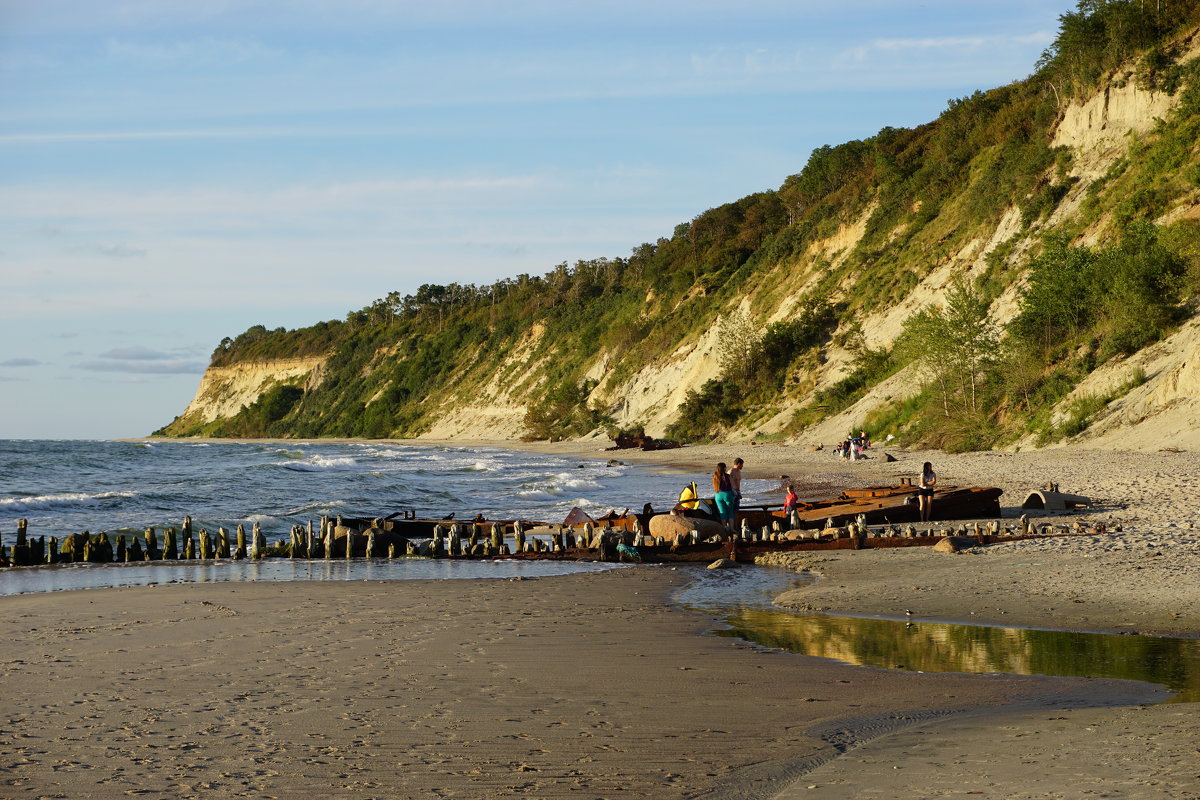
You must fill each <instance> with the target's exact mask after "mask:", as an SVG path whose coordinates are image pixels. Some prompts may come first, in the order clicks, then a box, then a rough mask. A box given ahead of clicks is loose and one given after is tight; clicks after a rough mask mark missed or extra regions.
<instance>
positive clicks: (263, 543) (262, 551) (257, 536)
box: [250, 521, 267, 558]
mask: <svg viewBox="0 0 1200 800" xmlns="http://www.w3.org/2000/svg"><path fill="white" fill-rule="evenodd" d="M250 536H251V541H252V542H253V544H254V553H253V556H252V557H253V558H265V557H266V555H267V537H265V536H263V532H262V526H261V525H259V524H258V522H257V521H255V523H254V524H253V525H252V526H251V527H250Z"/></svg>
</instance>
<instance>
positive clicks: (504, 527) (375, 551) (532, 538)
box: [0, 515, 1106, 567]
mask: <svg viewBox="0 0 1200 800" xmlns="http://www.w3.org/2000/svg"><path fill="white" fill-rule="evenodd" d="M630 516H632V515H630ZM356 522H357V523H364V524H363V525H362V526H361V527H356V526H355V524H354V523H356ZM795 522H796V520H789V519H786V518H777V519H775V520H774V521H773V522H772V523H771V524H769V525H764V526H762V528H761V529H759V530H754V529H752V528H751V527H750V525H749V524H748V523H747V522H746V521H745V520H743V521H742V527H741V529H740V531H737V532H736V535H733V534H726V535H715V536H714V535H705V534H701V532H700V531H699V530H697V529H692V530H690V531H686V532H684V533H681V534H680V535H678V536H676V537H675V538H673V539H671V540H667V539H664V538H663V537H655V536H651V535H649V534H648V533H646V532H645V531H644V528H643V526H642V525H641V524H640V522H639V521H637V520H634V521H632V524H631V525H630V527H629V528H625V527H619V526H613V525H612V524H611V522H607V523H602V524H599V525H598V524H595V523H591V522H589V523H585V524H583V525H581V526H579V527H570V526H566V525H562V526H558V529H557V530H555V529H553V528H548V527H546V526H544V525H541V524H540V523H526V522H522V521H520V520H517V521H514V522H506V523H501V522H490V523H487V522H485V523H456V522H449V521H446V522H444V523H442V524H437V525H434V526H432V528H431V531H432V535H431V536H429V537H426V538H420V539H417V538H407V537H405V536H402V535H399V534H397V533H395V532H394V531H390V530H386V529H385V528H384V527H383V526H384V524H385V523H384V522H383V521H382V520H378V519H376V520H371V521H363V520H354V521H346V522H345V523H344V521H343V519H342V518H341V517H336V518H329V517H322V518H321V520H320V523H319V525H314V523H313V522H312V521H310V522H309V523H308V524H307V525H295V526H293V527H292V529H291V531H290V535H289V539H281V540H279V541H278V542H277V543H276V544H274V545H271V546H269V545H268V544H267V540H266V537H265V535H264V534H263V532H262V529H261V528H260V526H259V524H258V523H257V522H255V523H253V524H252V526H251V530H250V531H249V533H248V532H247V531H246V528H245V526H244V525H241V524H239V525H237V527H236V529H235V530H234V532H233V535H230V532H229V531H228V530H227V529H226V528H223V527H220V528H218V529H217V531H216V533H215V534H213V533H210V532H209V531H208V530H207V529H201V530H199V531H196V530H194V526H193V523H192V518H191V517H184V518H183V522H182V525H181V526H180V528H179V529H178V530H177V529H176V528H173V527H171V528H166V529H163V530H162V533H161V535H160V533H159V532H158V531H157V530H156V529H155V528H153V527H151V528H146V529H145V532H144V534H143V535H142V536H140V537H139V536H136V535H133V536H129V537H128V538H129V540H128V541H127V540H126V536H125V535H115V536H113V537H110V536H109V535H108V534H107V533H103V532H102V533H98V534H91V533H89V532H88V531H84V532H82V533H73V534H70V535H68V536H65V537H63V538H62V539H61V540H59V539H57V538H56V537H53V536H51V537H44V536H43V537H31V536H29V524H28V521H27V520H25V519H21V520H18V521H17V532H16V541H15V544H14V545H13V546H12V548H11V551H10V550H9V548H7V547H5V546H4V545H2V544H0V567H23V566H38V565H47V564H66V563H92V564H108V563H130V562H141V561H177V560H185V561H187V560H195V559H199V560H214V559H226V560H228V559H232V560H240V559H247V558H248V559H261V558H266V557H282V558H292V559H335V558H355V557H365V558H399V557H413V556H417V557H426V558H446V557H451V558H454V557H459V558H462V557H482V558H500V557H525V558H530V557H531V558H555V557H559V558H592V559H595V560H600V561H621V560H641V559H640V555H639V549H640V552H642V553H645V554H646V555H648V556H651V557H652V559H653V560H660V559H655V558H653V557H654V556H660V557H663V560H689V559H688V558H687V554H688V552H689V551H690V552H694V553H695V555H696V556H698V557H702V556H705V555H709V554H713V553H715V552H717V551H724V550H728V554H729V556H731V557H735V558H736V557H737V555H738V546H739V545H742V546H743V547H744V548H747V547H748V548H750V549H751V550H765V549H786V550H791V549H859V548H863V547H896V546H907V545H916V544H932V543H934V542H936V541H938V540H940V539H941V538H943V537H945V536H960V537H972V538H974V539H975V540H977V541H978V542H979V543H989V542H992V541H1002V540H1006V539H1023V538H1032V537H1046V536H1063V535H1069V534H1072V533H1074V534H1081V533H1104V532H1106V531H1105V530H1104V526H1103V525H1102V524H1101V525H1099V526H1097V527H1091V526H1087V527H1085V526H1083V525H1082V524H1081V523H1079V522H1076V523H1075V525H1074V528H1073V529H1072V528H1069V527H1065V526H1064V527H1062V528H1057V527H1055V526H1053V525H1050V524H1044V525H1042V526H1040V527H1039V526H1037V525H1034V524H1033V523H1031V522H1030V520H1029V518H1028V517H1027V516H1022V517H1021V518H1020V520H1018V521H1016V525H1015V526H1012V527H1010V526H1009V525H1006V524H1005V523H1004V522H1002V521H1001V520H999V519H996V520H991V521H988V522H986V523H984V522H980V521H975V522H974V523H973V524H971V523H960V524H958V525H952V526H950V527H947V528H942V529H935V528H933V527H928V528H926V529H925V530H918V529H917V528H916V526H914V525H907V526H905V527H903V528H900V527H897V526H895V525H881V526H874V527H872V526H868V525H867V522H866V517H865V516H863V515H859V516H858V518H857V519H856V520H853V521H850V522H848V523H847V524H844V525H841V526H834V525H833V524H832V521H830V523H829V524H827V525H826V527H825V528H823V529H801V528H799V527H798V526H796V527H793V526H792V524H791V523H795ZM534 526H536V527H537V528H538V535H531V534H529V533H528V531H529V529H530V528H531V527H534ZM510 532H511V534H510ZM160 536H161V538H160ZM509 538H511V540H512V546H510V544H509V542H508V539H509ZM630 548H633V550H632V551H631V550H630ZM743 552H745V549H743Z"/></svg>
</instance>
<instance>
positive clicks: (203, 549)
mask: <svg viewBox="0 0 1200 800" xmlns="http://www.w3.org/2000/svg"><path fill="white" fill-rule="evenodd" d="M212 557H213V543H212V534H211V533H209V532H208V528H201V529H200V558H201V559H203V560H204V561H208V560H209V559H210V558H212Z"/></svg>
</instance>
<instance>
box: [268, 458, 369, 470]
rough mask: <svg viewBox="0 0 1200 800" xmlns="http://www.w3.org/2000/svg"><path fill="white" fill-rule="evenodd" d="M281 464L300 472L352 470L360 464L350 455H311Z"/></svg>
mask: <svg viewBox="0 0 1200 800" xmlns="http://www.w3.org/2000/svg"><path fill="white" fill-rule="evenodd" d="M279 466H281V467H287V468H288V469H294V470H299V471H300V472H326V471H328V470H350V469H355V468H357V467H358V466H359V463H358V461H357V460H356V459H354V458H351V457H350V456H337V457H333V458H330V457H327V456H310V457H308V458H306V459H304V460H303V461H285V462H283V463H282V464H280V465H279Z"/></svg>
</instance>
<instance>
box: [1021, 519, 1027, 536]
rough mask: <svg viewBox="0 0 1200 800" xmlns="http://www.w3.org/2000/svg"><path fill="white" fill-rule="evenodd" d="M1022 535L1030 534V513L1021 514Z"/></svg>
mask: <svg viewBox="0 0 1200 800" xmlns="http://www.w3.org/2000/svg"><path fill="white" fill-rule="evenodd" d="M1021 535H1022V536H1028V535H1029V515H1028V514H1022V515H1021Z"/></svg>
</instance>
